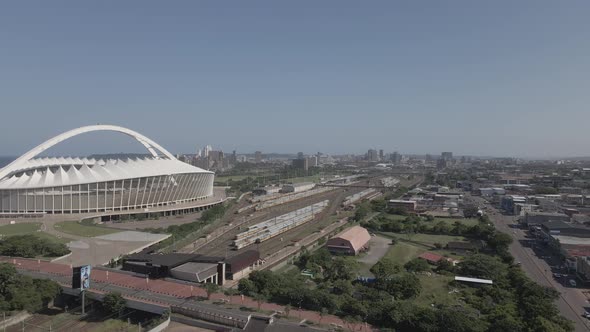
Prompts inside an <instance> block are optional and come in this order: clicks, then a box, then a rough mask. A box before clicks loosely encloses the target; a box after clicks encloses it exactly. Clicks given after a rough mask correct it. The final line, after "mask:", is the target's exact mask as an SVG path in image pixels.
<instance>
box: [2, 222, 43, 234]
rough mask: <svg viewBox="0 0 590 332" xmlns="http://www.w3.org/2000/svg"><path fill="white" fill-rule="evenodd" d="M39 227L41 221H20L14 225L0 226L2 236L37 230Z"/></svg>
mask: <svg viewBox="0 0 590 332" xmlns="http://www.w3.org/2000/svg"><path fill="white" fill-rule="evenodd" d="M40 228H41V223H37V222H35V223H21V224H14V225H5V226H0V234H1V235H2V236H11V235H24V234H30V233H33V232H37V231H38V230H39V229H40Z"/></svg>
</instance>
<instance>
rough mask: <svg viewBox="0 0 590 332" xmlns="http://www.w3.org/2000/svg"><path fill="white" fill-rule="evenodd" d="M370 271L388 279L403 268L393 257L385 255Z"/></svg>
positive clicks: (379, 277) (378, 276)
mask: <svg viewBox="0 0 590 332" xmlns="http://www.w3.org/2000/svg"><path fill="white" fill-rule="evenodd" d="M370 271H371V273H373V275H375V278H377V279H387V278H389V277H391V276H393V275H395V274H397V273H399V272H400V271H401V269H400V267H399V265H397V264H396V263H395V261H394V260H393V259H391V258H388V257H385V258H382V259H380V260H379V261H378V262H377V263H376V264H375V265H373V266H372V267H371V270H370Z"/></svg>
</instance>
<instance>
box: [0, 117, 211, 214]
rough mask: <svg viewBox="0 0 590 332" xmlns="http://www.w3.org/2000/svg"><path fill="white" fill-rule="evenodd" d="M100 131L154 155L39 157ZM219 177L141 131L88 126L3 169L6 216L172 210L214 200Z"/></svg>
mask: <svg viewBox="0 0 590 332" xmlns="http://www.w3.org/2000/svg"><path fill="white" fill-rule="evenodd" d="M94 131H113V132H119V133H123V134H126V135H128V136H131V137H132V138H134V139H136V140H137V141H138V142H139V143H141V144H142V145H143V146H144V147H145V148H146V149H147V151H148V152H149V154H150V156H149V157H145V158H136V159H107V160H103V159H92V158H71V157H67V158H64V157H59V158H36V157H37V156H38V155H39V154H40V153H42V152H43V151H45V150H47V149H49V148H50V147H52V146H54V145H56V144H58V143H60V142H62V141H64V140H66V139H69V138H72V137H74V136H77V135H80V134H83V133H88V132H94ZM213 177H214V173H213V172H209V171H206V170H203V169H201V168H198V167H194V166H192V165H189V164H186V163H184V162H181V161H179V160H178V159H176V158H175V157H174V156H173V155H172V154H171V153H170V152H168V151H166V150H165V149H164V148H163V147H161V146H160V145H158V144H157V143H155V142H154V141H152V140H150V139H149V138H147V137H145V136H143V135H141V134H139V133H137V132H135V131H132V130H129V129H127V128H123V127H118V126H110V125H96V126H87V127H81V128H77V129H74V130H71V131H68V132H65V133H63V134H61V135H58V136H56V137H54V138H52V139H50V140H48V141H46V142H44V143H42V144H41V145H39V146H37V147H36V148H34V149H32V150H30V151H29V152H27V153H25V154H24V155H22V156H21V157H19V158H18V159H16V160H15V161H13V162H12V163H10V164H9V165H8V166H6V167H4V168H2V169H0V211H1V212H2V213H49V214H74V213H93V212H94V213H96V212H111V211H126V210H138V209H149V208H152V207H159V206H171V205H177V204H182V203H187V202H193V201H201V200H206V199H207V198H209V197H211V196H212V195H213Z"/></svg>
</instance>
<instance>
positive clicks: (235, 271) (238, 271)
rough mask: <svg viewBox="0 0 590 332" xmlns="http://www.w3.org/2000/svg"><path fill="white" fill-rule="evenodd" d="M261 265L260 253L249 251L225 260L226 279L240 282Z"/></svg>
mask: <svg viewBox="0 0 590 332" xmlns="http://www.w3.org/2000/svg"><path fill="white" fill-rule="evenodd" d="M259 264H260V252H258V251H256V250H247V251H244V252H243V253H240V254H237V255H235V256H233V257H230V258H228V259H226V260H225V278H226V279H229V280H238V279H241V278H244V277H246V276H248V275H249V274H250V272H252V271H253V268H254V267H256V266H257V265H259Z"/></svg>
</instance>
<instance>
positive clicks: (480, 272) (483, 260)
mask: <svg viewBox="0 0 590 332" xmlns="http://www.w3.org/2000/svg"><path fill="white" fill-rule="evenodd" d="M459 271H460V273H461V274H462V275H464V276H469V277H475V278H485V279H494V280H495V281H496V282H497V281H498V279H501V278H503V276H504V275H505V274H506V265H504V264H503V263H502V262H500V261H499V260H498V259H497V258H495V257H491V256H487V255H483V254H475V255H471V256H467V258H465V259H464V260H463V261H462V262H461V263H459Z"/></svg>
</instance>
